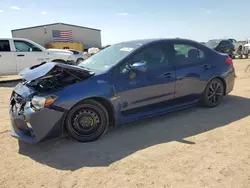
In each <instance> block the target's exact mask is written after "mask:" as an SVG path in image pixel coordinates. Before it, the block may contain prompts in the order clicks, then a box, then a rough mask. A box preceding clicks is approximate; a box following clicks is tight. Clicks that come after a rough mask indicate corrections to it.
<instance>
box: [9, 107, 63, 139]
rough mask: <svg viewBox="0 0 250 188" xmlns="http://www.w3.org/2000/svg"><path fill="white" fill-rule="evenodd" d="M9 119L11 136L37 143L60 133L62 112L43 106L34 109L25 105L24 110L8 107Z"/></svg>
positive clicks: (61, 130) (61, 129) (61, 131)
mask: <svg viewBox="0 0 250 188" xmlns="http://www.w3.org/2000/svg"><path fill="white" fill-rule="evenodd" d="M9 114H10V119H11V136H13V137H15V138H18V139H20V140H22V141H24V142H27V143H38V142H41V141H43V140H46V139H49V138H54V137H58V136H60V135H62V133H63V128H62V117H63V112H59V111H56V110H53V109H48V108H44V109H42V110H40V111H34V110H33V109H32V108H30V106H29V105H26V106H25V108H24V111H23V112H22V113H21V114H20V112H18V111H16V110H14V108H12V107H11V106H10V109H9Z"/></svg>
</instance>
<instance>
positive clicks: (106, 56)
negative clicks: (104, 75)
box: [78, 43, 141, 72]
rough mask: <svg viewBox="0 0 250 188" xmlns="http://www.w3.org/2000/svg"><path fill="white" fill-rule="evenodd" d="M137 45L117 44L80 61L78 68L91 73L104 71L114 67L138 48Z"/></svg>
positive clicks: (138, 45)
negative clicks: (86, 69)
mask: <svg viewBox="0 0 250 188" xmlns="http://www.w3.org/2000/svg"><path fill="white" fill-rule="evenodd" d="M140 46H141V44H139V43H119V44H114V45H112V46H110V47H108V48H105V49H103V50H101V51H100V52H98V53H96V54H95V55H93V56H91V57H89V58H88V59H86V60H84V61H82V62H81V63H80V64H78V66H80V67H84V68H89V69H91V70H93V71H98V72H99V71H100V72H101V71H105V70H107V69H109V68H111V67H112V66H114V65H116V64H117V63H118V62H119V61H121V60H122V59H123V58H125V57H126V56H127V55H129V54H130V53H132V52H133V51H134V50H135V49H137V48H138V47H140Z"/></svg>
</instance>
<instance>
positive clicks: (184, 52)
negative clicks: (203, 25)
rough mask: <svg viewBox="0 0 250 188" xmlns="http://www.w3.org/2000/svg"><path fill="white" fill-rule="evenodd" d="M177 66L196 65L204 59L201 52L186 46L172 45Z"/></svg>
mask: <svg viewBox="0 0 250 188" xmlns="http://www.w3.org/2000/svg"><path fill="white" fill-rule="evenodd" d="M174 49H175V59H176V63H177V64H192V63H197V62H200V61H202V60H204V58H205V54H204V52H203V51H202V50H200V49H198V48H196V47H194V46H191V45H188V44H174Z"/></svg>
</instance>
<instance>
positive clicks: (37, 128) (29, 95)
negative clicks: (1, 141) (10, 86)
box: [9, 63, 95, 143]
mask: <svg viewBox="0 0 250 188" xmlns="http://www.w3.org/2000/svg"><path fill="white" fill-rule="evenodd" d="M94 74H95V73H94V72H92V71H90V70H87V69H84V68H81V67H77V66H72V65H67V64H60V63H45V64H42V65H38V66H35V67H31V68H29V69H26V70H24V71H22V72H21V73H20V75H21V76H22V77H23V81H22V82H20V83H19V84H18V85H17V86H16V87H15V88H14V90H13V92H12V95H11V98H10V108H9V113H10V117H11V126H12V127H11V135H12V136H14V137H16V138H19V139H20V140H23V141H26V142H28V143H37V142H40V141H42V140H44V139H47V138H49V137H52V138H53V137H57V136H60V135H58V134H61V133H62V130H60V131H59V130H58V129H62V126H61V124H62V119H63V115H64V114H65V111H64V109H61V108H59V107H58V108H57V107H56V106H53V103H54V102H55V101H56V100H57V99H58V96H57V95H56V93H57V91H60V90H62V89H64V88H65V87H67V86H69V85H72V84H75V83H78V82H81V81H84V80H86V79H88V78H89V77H91V76H93V75H94Z"/></svg>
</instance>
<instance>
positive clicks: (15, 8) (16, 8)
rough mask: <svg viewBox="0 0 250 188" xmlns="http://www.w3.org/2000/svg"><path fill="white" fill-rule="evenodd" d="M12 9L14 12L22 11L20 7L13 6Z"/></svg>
mask: <svg viewBox="0 0 250 188" xmlns="http://www.w3.org/2000/svg"><path fill="white" fill-rule="evenodd" d="M10 8H11V9H13V10H20V8H19V7H18V6H11V7H10Z"/></svg>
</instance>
